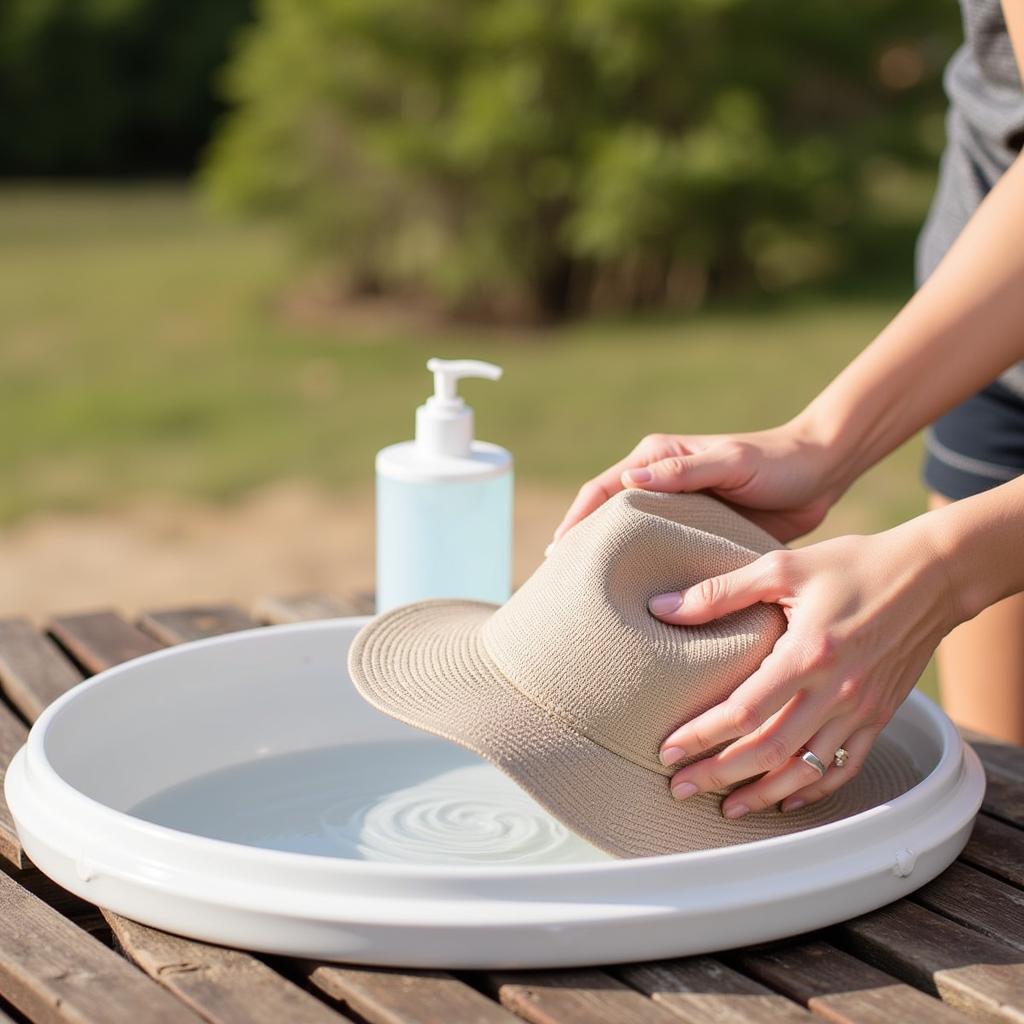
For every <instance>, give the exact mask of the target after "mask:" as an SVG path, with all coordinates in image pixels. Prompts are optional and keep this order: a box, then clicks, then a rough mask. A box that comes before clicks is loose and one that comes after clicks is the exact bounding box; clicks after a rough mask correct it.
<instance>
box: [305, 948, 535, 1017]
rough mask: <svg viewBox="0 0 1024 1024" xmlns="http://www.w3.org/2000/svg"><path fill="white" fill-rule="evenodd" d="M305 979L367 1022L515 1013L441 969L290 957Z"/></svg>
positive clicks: (503, 1015) (509, 1015) (499, 1015)
mask: <svg viewBox="0 0 1024 1024" xmlns="http://www.w3.org/2000/svg"><path fill="white" fill-rule="evenodd" d="M294 965H295V967H296V968H297V969H298V970H299V971H300V972H301V973H302V974H303V975H304V976H305V977H306V978H307V980H308V981H309V983H310V984H311V985H313V986H314V987H315V988H317V989H319V990H320V991H321V992H323V993H324V994H325V995H327V996H329V997H330V998H331V999H333V1000H335V1001H336V1002H337V1003H339V1004H340V1005H341V1006H342V1007H344V1008H346V1009H348V1010H351V1011H352V1012H353V1013H354V1014H357V1015H358V1017H359V1018H360V1019H361V1020H364V1021H367V1022H368V1024H462V1022H466V1024H514V1022H515V1019H516V1018H515V1017H513V1016H512V1015H511V1014H510V1013H508V1012H507V1011H505V1010H503V1009H502V1008H501V1007H500V1006H498V1004H497V1003H494V1002H492V1001H491V1000H490V999H488V998H487V997H486V996H485V995H483V994H481V993H480V992H478V991H477V990H476V989H475V988H472V987H471V986H469V985H467V984H466V983H465V982H463V981H460V980H459V979H458V978H455V977H453V976H452V975H451V974H447V973H446V972H444V971H400V970H392V969H390V968H385V967H341V966H338V965H336V964H321V963H317V962H315V961H301V960H299V961H294Z"/></svg>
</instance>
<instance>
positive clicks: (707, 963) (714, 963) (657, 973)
mask: <svg viewBox="0 0 1024 1024" xmlns="http://www.w3.org/2000/svg"><path fill="white" fill-rule="evenodd" d="M611 973H612V974H614V975H615V976H616V977H617V978H620V979H622V980H623V981H625V982H627V983H628V984H629V985H631V986H632V987H633V988H635V989H638V990H639V991H640V992H643V993H644V994H645V995H648V996H650V997H651V998H652V999H653V1000H654V1001H655V1003H657V1004H659V1005H660V1006H664V1007H665V1009H667V1010H671V1011H672V1013H673V1014H674V1015H675V1017H677V1018H679V1019H681V1020H683V1021H685V1022H688V1024H707V1022H708V1021H714V1022H715V1024H801V1022H807V1021H811V1020H813V1018H812V1016H811V1014H810V1013H808V1012H807V1010H805V1009H804V1008H803V1007H802V1006H800V1005H799V1004H798V1003H795V1002H793V1000H792V999H788V998H786V996H785V995H781V994H780V993H778V992H773V991H772V990H771V989H769V988H766V987H765V986H764V985H761V984H759V983H758V982H756V981H753V980H751V979H750V978H748V977H746V976H745V975H743V974H740V973H739V972H738V971H734V970H733V969H732V968H731V967H727V966H726V965H725V964H723V963H721V962H720V961H719V960H715V959H712V958H711V957H706V956H694V957H687V958H686V959H684V960H661V961H657V962H655V963H647V964H625V965H623V966H621V967H615V968H612V969H611ZM923 998H927V996H925V997H923ZM933 1002H934V1000H933Z"/></svg>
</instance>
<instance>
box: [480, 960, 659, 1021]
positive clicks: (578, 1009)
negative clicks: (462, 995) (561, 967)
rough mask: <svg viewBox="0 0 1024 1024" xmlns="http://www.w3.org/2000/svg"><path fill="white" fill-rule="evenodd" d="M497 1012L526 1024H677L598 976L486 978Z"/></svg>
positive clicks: (646, 1000) (589, 972) (629, 990)
mask: <svg viewBox="0 0 1024 1024" xmlns="http://www.w3.org/2000/svg"><path fill="white" fill-rule="evenodd" d="M487 978H488V981H489V983H490V985H491V986H492V987H493V988H494V990H495V991H496V992H497V995H498V998H499V1000H500V1001H501V1003H502V1005H503V1006H507V1007H508V1008H509V1009H510V1010H512V1011H513V1012H514V1013H516V1014H518V1015H519V1016H520V1017H522V1018H524V1019H525V1020H528V1021H530V1022H531V1024H678V1021H679V1018H678V1017H677V1016H676V1015H675V1014H674V1013H673V1012H672V1011H671V1010H669V1009H668V1008H667V1007H665V1006H661V1005H659V1004H658V1003H656V1002H655V1001H654V1000H653V999H649V998H648V997H647V996H645V995H643V993H641V992H637V991H636V990H635V989H632V988H630V987H629V986H627V985H624V984H623V983H622V982H621V981H618V980H617V979H615V978H613V977H611V976H610V975H608V974H605V973H604V972H603V971H598V970H588V969H581V970H571V971H521V972H518V971H517V972H516V973H505V972H497V973H488V975H487Z"/></svg>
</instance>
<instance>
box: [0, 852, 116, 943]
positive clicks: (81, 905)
mask: <svg viewBox="0 0 1024 1024" xmlns="http://www.w3.org/2000/svg"><path fill="white" fill-rule="evenodd" d="M4 870H6V871H7V874H9V875H10V876H11V878H13V879H14V881H15V882H17V883H18V885H20V886H21V887H22V888H23V889H27V890H28V891H29V892H30V893H32V894H33V895H34V896H38V897H39V898H40V899H41V900H42V901H43V902H44V903H46V904H48V905H49V906H51V907H53V909H54V910H56V911H57V912H58V913H60V914H62V915H63V916H64V917H66V918H68V920H70V921H71V922H72V923H74V924H76V925H78V927H79V928H82V929H84V930H85V931H87V932H89V934H90V935H94V936H96V938H98V939H99V940H100V941H101V942H103V943H104V944H105V945H110V928H108V927H107V922H106V921H104V920H103V915H102V914H101V913H100V911H99V909H98V908H97V907H95V906H94V905H93V904H92V903H88V902H86V901H85V900H83V899H82V898H81V897H80V896H76V895H75V894H74V893H71V892H68V891H67V889H62V888H61V887H60V886H59V885H58V884H57V883H56V882H55V881H54V880H53V879H52V878H49V877H48V876H47V875H44V874H43V873H42V871H40V870H39V868H37V867H36V866H35V865H34V864H32V863H31V862H29V863H27V864H26V866H25V867H24V868H21V869H20V870H18V869H15V868H10V869H7V868H5V869H4Z"/></svg>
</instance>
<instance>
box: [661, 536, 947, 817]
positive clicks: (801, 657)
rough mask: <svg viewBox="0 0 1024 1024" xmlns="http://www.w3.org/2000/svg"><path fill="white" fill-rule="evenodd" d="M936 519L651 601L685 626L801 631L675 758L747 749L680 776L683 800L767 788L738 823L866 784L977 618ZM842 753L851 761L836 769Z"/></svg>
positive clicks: (735, 805) (843, 541)
mask: <svg viewBox="0 0 1024 1024" xmlns="http://www.w3.org/2000/svg"><path fill="white" fill-rule="evenodd" d="M925 519H926V517H920V518H918V519H915V520H911V521H910V522H907V523H904V524H902V525H901V526H898V527H896V528H895V529H892V530H888V531H886V532H885V533H880V534H874V535H871V536H850V537H839V538H837V539H835V540H828V541H823V542H821V543H819V544H813V545H810V546H808V547H805V548H799V549H795V550H788V549H783V550H779V551H773V552H770V553H769V554H766V555H762V556H761V557H760V558H758V559H756V560H755V561H753V562H751V563H750V564H749V565H746V566H744V567H743V568H741V569H737V570H735V571H734V572H730V573H726V574H725V575H722V576H716V577H712V578H711V579H708V580H705V581H704V582H702V583H700V584H698V585H696V586H694V587H691V588H689V589H688V590H685V591H683V592H682V593H679V592H676V593H673V594H662V595H659V596H657V597H654V598H652V599H651V602H650V608H651V612H652V613H653V614H654V615H656V616H657V617H658V618H659V619H661V620H662V621H663V622H668V623H675V624H678V625H684V626H692V625H697V624H699V623H703V622H708V621H709V620H711V619H715V618H718V617H719V616H721V615H727V614H728V613H730V612H734V611H737V610H739V609H741V608H746V607H748V606H750V605H752V604H756V603H758V602H765V603H774V604H779V605H781V606H782V608H783V610H784V611H785V614H786V617H787V618H788V620H789V624H788V627H787V629H786V631H785V633H783V635H782V636H781V637H780V638H779V640H778V642H777V643H776V645H775V647H774V649H773V650H772V652H771V653H770V654H769V655H768V657H767V658H765V660H764V661H763V662H762V664H761V666H760V667H759V668H758V669H757V670H756V671H755V672H754V674H753V675H751V676H750V677H749V678H748V679H747V680H746V681H745V682H743V683H741V684H740V685H739V686H738V687H737V688H736V690H735V691H734V692H733V693H732V695H731V696H730V697H729V698H728V699H727V700H725V701H723V702H722V703H721V704H718V705H716V706H715V707H713V708H711V709H710V710H708V711H706V712H704V713H703V714H701V715H698V716H697V717H696V718H693V719H691V720H690V721H689V722H687V723H686V724H685V725H682V726H681V727H680V728H679V729H677V730H676V731H675V732H673V733H672V734H671V735H670V736H669V737H668V738H667V739H666V740H665V741H664V743H663V744H662V747H661V760H662V763H664V764H665V765H672V764H675V763H676V762H678V761H679V760H681V759H682V758H683V757H692V756H695V755H698V754H700V753H701V752H702V751H704V750H707V749H709V748H710V747H713V746H716V745H718V744H721V743H722V742H724V741H727V740H735V742H733V743H731V744H729V746H727V747H725V748H723V749H722V750H721V751H720V752H718V753H716V754H713V755H711V756H709V757H705V758H702V759H701V760H699V761H695V762H693V763H691V764H688V765H687V766H686V767H685V768H683V769H681V770H680V771H678V772H677V773H676V774H675V775H674V776H673V777H672V780H671V783H670V784H671V788H672V793H673V795H674V796H676V797H677V798H679V799H685V797H687V796H691V795H692V794H693V793H696V792H703V791H708V790H716V789H720V788H722V787H725V786H729V785H733V784H735V783H738V782H741V781H742V780H744V779H749V778H752V777H753V776H760V778H757V779H756V780H755V781H753V782H751V783H749V784H748V785H745V786H742V787H739V788H737V789H735V790H733V792H731V793H730V794H728V796H727V797H726V798H725V799H724V800H723V801H722V813H723V814H724V815H725V817H727V818H738V817H740V816H742V815H743V814H746V813H747V812H748V811H757V810H762V809H764V808H766V807H769V806H770V805H772V804H777V803H779V802H780V801H781V804H782V810H783V811H789V810H795V809H796V808H797V807H801V806H803V805H804V804H807V803H810V802H812V801H815V800H820V799H822V798H823V797H825V796H827V795H828V794H830V793H832V792H833V791H834V790H836V789H838V788H839V787H840V786H842V785H843V783H845V782H848V781H849V780H850V779H851V778H852V777H853V776H854V775H855V774H856V773H857V771H858V770H859V769H860V767H861V765H863V763H864V760H865V758H866V757H867V755H868V751H869V750H870V749H871V745H872V743H873V742H874V740H875V737H876V736H877V735H878V733H879V732H880V731H881V730H882V728H883V727H884V726H885V724H886V723H887V722H888V721H889V719H890V718H891V717H892V715H893V714H894V713H895V711H896V709H897V708H898V707H899V705H900V704H901V703H902V702H903V700H904V699H905V698H906V696H907V694H908V693H909V692H910V691H911V689H912V688H913V686H914V684H915V683H916V682H917V679H918V677H919V676H920V675H921V672H922V671H923V670H924V668H925V666H926V665H927V663H928V659H929V658H930V657H931V655H932V652H933V651H934V650H935V648H936V647H937V646H938V643H939V640H941V639H942V637H943V636H944V635H945V634H946V633H947V632H949V630H950V629H952V628H953V626H955V625H957V624H958V623H959V622H960V621H962V620H963V619H964V618H966V615H964V614H963V613H962V611H961V608H960V604H959V602H958V600H957V599H956V595H955V592H954V589H953V587H952V586H951V584H950V581H949V577H948V575H947V572H946V568H945V566H944V565H943V561H942V556H941V555H940V553H939V551H938V549H937V547H936V546H935V545H933V544H932V543H931V542H930V541H929V538H928V534H927V530H926V528H925V527H924V523H925ZM801 747H804V748H806V749H808V750H811V751H813V752H814V753H815V754H816V755H817V756H818V757H819V758H820V759H821V761H822V762H823V763H824V764H825V765H826V766H827V767H828V770H827V772H826V773H825V775H824V776H822V775H821V774H820V773H819V771H818V770H817V769H816V768H815V767H814V766H813V765H809V764H807V763H806V762H805V761H803V760H801V759H800V758H799V757H794V756H793V755H794V754H796V753H797V752H798V751H799V750H800V748H801ZM839 747H845V748H846V750H847V752H848V755H849V758H848V760H847V762H846V764H845V765H844V766H843V767H841V768H840V767H832V760H833V755H834V753H835V751H836V750H837V749H838V748H839Z"/></svg>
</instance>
